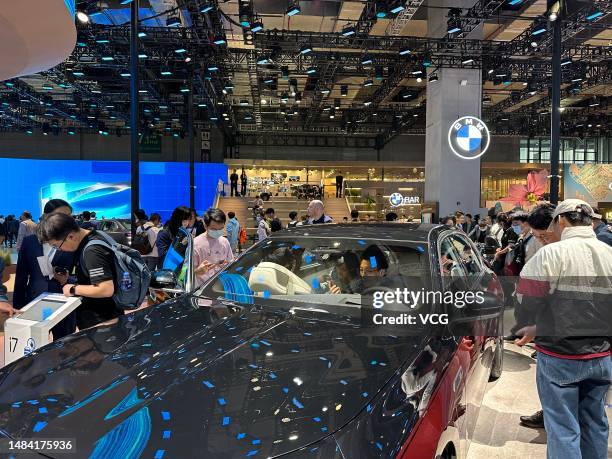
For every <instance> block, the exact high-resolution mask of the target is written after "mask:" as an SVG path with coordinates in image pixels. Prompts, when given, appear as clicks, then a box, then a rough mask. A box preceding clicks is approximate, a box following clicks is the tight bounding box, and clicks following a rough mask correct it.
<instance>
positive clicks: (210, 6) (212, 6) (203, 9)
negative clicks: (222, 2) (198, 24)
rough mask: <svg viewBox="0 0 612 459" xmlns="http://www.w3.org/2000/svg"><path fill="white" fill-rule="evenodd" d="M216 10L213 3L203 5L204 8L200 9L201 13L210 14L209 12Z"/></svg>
mask: <svg viewBox="0 0 612 459" xmlns="http://www.w3.org/2000/svg"><path fill="white" fill-rule="evenodd" d="M213 8H214V5H213V4H212V3H208V2H206V3H204V4H203V5H202V7H201V8H200V13H208V12H209V11H211V10H212V9H213Z"/></svg>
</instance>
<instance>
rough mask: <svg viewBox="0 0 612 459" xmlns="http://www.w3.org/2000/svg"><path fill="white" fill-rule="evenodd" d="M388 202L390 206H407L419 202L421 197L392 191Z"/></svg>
mask: <svg viewBox="0 0 612 459" xmlns="http://www.w3.org/2000/svg"><path fill="white" fill-rule="evenodd" d="M389 203H390V204H391V206H392V207H399V206H409V205H412V204H420V203H421V199H420V198H419V197H418V196H404V195H403V194H402V193H393V194H392V195H391V196H389Z"/></svg>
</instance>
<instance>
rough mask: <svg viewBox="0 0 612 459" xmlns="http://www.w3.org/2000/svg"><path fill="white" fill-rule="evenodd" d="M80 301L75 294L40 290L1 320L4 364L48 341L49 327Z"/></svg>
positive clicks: (72, 309)
mask: <svg viewBox="0 0 612 459" xmlns="http://www.w3.org/2000/svg"><path fill="white" fill-rule="evenodd" d="M80 304H81V298H78V297H71V298H66V297H65V296H64V295H60V294H56V293H43V294H42V295H40V296H39V297H38V298H36V299H34V300H32V301H31V302H30V303H28V304H27V305H26V306H25V307H24V308H22V309H21V311H20V314H18V315H16V316H14V317H11V318H10V319H7V321H6V322H5V323H4V363H5V365H8V364H9V363H11V362H14V361H15V360H17V359H19V358H21V357H23V356H24V355H28V354H29V353H31V352H32V351H34V350H36V349H37V348H39V347H42V346H44V345H45V344H48V342H49V332H50V331H51V329H52V328H53V327H54V326H56V325H57V324H58V323H59V322H60V321H61V320H62V319H64V318H65V317H66V316H68V314H70V313H71V312H72V311H74V310H75V309H76V308H77V307H78V306H79V305H80Z"/></svg>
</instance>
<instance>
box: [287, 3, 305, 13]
mask: <svg viewBox="0 0 612 459" xmlns="http://www.w3.org/2000/svg"><path fill="white" fill-rule="evenodd" d="M301 12H302V8H300V4H299V3H298V2H291V4H290V5H289V7H288V8H287V12H286V13H287V16H295V15H296V14H300V13H301Z"/></svg>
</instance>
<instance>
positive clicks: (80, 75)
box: [72, 70, 85, 77]
mask: <svg viewBox="0 0 612 459" xmlns="http://www.w3.org/2000/svg"><path fill="white" fill-rule="evenodd" d="M72 74H73V75H74V76H75V77H82V76H85V74H84V73H83V72H80V71H78V70H73V71H72Z"/></svg>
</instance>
